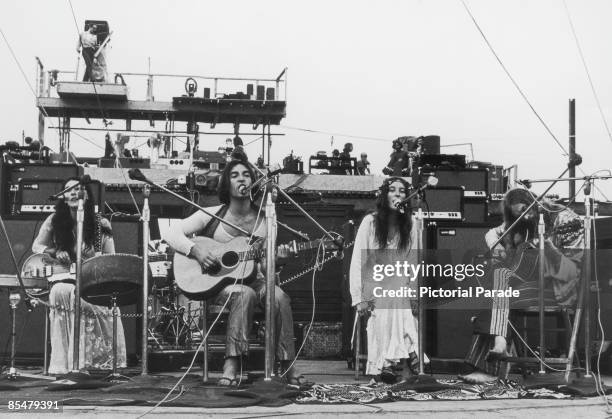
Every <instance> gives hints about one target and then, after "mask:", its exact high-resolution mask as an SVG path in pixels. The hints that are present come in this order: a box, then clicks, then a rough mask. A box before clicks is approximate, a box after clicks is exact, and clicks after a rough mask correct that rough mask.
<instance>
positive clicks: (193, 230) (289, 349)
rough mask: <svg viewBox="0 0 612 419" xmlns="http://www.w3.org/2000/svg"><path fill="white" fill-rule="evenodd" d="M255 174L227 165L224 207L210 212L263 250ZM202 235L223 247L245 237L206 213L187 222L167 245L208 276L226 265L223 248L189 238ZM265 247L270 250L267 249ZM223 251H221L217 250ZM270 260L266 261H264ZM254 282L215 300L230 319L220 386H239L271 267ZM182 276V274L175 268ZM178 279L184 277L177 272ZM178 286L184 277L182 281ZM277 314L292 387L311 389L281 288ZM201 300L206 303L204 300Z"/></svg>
mask: <svg viewBox="0 0 612 419" xmlns="http://www.w3.org/2000/svg"><path fill="white" fill-rule="evenodd" d="M254 179H255V173H254V172H253V170H252V169H251V167H250V165H249V164H248V162H244V161H242V160H232V161H231V162H229V163H228V164H227V166H226V167H225V170H224V171H223V173H222V174H221V177H220V180H219V188H218V190H219V200H220V201H221V203H222V205H220V206H217V207H211V208H208V210H209V212H210V213H212V214H216V215H217V216H218V217H220V218H222V219H224V220H226V221H228V222H230V223H232V224H233V225H235V226H238V227H240V228H242V229H243V230H246V231H248V232H251V233H252V235H253V238H258V239H259V243H258V245H259V246H261V245H263V243H264V242H265V238H266V234H267V232H266V222H265V219H264V217H263V215H262V214H258V207H257V206H256V205H255V204H254V203H253V202H252V201H251V197H250V193H249V189H250V188H249V187H250V186H251V184H252V183H253V182H254ZM193 234H199V235H201V236H205V237H209V238H211V239H213V240H214V241H215V242H218V243H219V247H221V245H222V244H223V243H228V242H230V241H232V240H235V239H236V238H237V237H241V236H242V237H244V235H243V234H242V233H241V232H240V231H238V230H236V229H235V228H232V227H229V226H227V225H226V224H224V223H221V222H219V221H218V220H215V219H214V218H212V217H211V216H209V215H207V214H205V213H204V212H202V211H198V212H196V213H195V214H193V215H191V216H189V217H188V218H186V219H184V220H182V221H181V222H180V225H179V227H178V228H176V229H174V230H173V231H171V232H169V233H168V236H167V237H166V241H167V242H168V243H169V244H170V246H172V247H173V248H174V249H175V250H176V251H177V252H179V253H180V254H183V255H187V256H189V257H190V258H193V259H195V260H197V261H198V262H199V263H200V265H201V266H202V268H203V270H204V272H218V271H219V267H220V266H221V261H220V260H219V256H218V249H215V248H213V246H211V242H210V241H206V242H197V243H194V241H192V240H190V239H189V238H188V236H191V235H193ZM264 248H265V247H264ZM216 250H217V251H216ZM288 253H289V249H288V246H285V247H281V248H279V254H278V255H277V256H279V257H281V256H288ZM262 261H265V258H263V259H262ZM255 266H256V268H255V273H254V275H253V276H254V277H255V278H254V279H253V280H252V281H250V282H249V283H248V285H247V284H246V280H245V283H243V281H242V280H241V279H238V280H236V281H231V283H230V285H227V286H225V287H223V288H222V289H220V291H219V292H218V293H217V294H216V296H215V297H214V303H215V304H219V305H223V304H225V302H226V301H227V300H228V299H229V301H228V302H227V306H226V307H227V308H228V309H229V319H228V322H227V333H226V345H225V363H224V365H223V375H222V377H221V379H219V382H218V384H219V385H222V386H237V384H238V383H239V379H240V377H238V374H239V372H240V357H241V356H244V355H246V354H247V353H248V349H249V345H248V335H249V331H250V329H251V326H252V324H253V312H254V310H255V306H256V305H261V306H263V305H264V304H265V295H266V284H265V277H264V274H263V273H262V270H265V266H262V264H256V265H255ZM175 272H176V269H175ZM176 275H177V276H178V275H180V274H179V273H176ZM177 283H178V278H177ZM274 297H275V303H276V307H275V310H276V311H275V313H276V324H275V330H276V345H277V348H276V359H278V360H280V362H281V368H282V369H283V372H285V375H284V376H285V378H286V379H287V382H288V383H289V384H292V385H302V384H305V380H304V377H303V376H301V375H299V374H298V373H297V372H296V370H295V369H294V368H292V367H291V363H292V361H293V358H294V357H295V346H294V338H293V315H292V313H291V306H290V299H289V296H287V294H285V293H284V292H283V290H281V289H280V288H279V287H278V286H277V287H276V289H275V291H274ZM199 299H202V298H201V297H200V298H199Z"/></svg>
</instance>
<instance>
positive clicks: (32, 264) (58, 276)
mask: <svg viewBox="0 0 612 419" xmlns="http://www.w3.org/2000/svg"><path fill="white" fill-rule="evenodd" d="M21 276H22V277H23V278H29V279H46V280H47V281H49V282H55V281H62V280H66V279H74V267H73V266H68V265H62V264H61V263H60V262H58V261H57V259H54V258H52V257H51V256H49V255H48V254H46V253H35V254H33V255H31V256H30V257H28V258H27V259H26V261H25V262H24V263H23V266H22V268H21Z"/></svg>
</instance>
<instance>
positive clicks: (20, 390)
mask: <svg viewBox="0 0 612 419" xmlns="http://www.w3.org/2000/svg"><path fill="white" fill-rule="evenodd" d="M177 381H178V377H172V376H161V375H160V376H153V375H149V376H146V377H143V376H135V377H132V378H131V379H130V380H129V381H126V382H121V383H117V382H107V381H105V380H102V379H95V378H92V377H82V376H81V377H67V378H65V379H63V380H57V381H47V380H26V379H19V380H17V381H9V380H1V381H0V406H7V403H8V402H9V401H11V400H12V401H15V400H52V401H58V402H59V401H61V403H62V404H63V405H64V406H155V405H156V404H157V403H158V402H159V401H160V400H162V399H164V397H166V396H167V397H166V401H165V402H164V403H163V406H177V407H178V406H180V407H208V408H220V407H243V406H254V405H258V406H273V407H274V406H283V405H286V404H289V403H292V402H293V399H294V398H295V397H296V396H297V395H298V394H299V392H297V391H295V390H288V389H287V388H286V386H285V385H283V384H281V383H277V382H271V383H263V382H260V381H255V382H252V383H245V384H243V385H241V386H240V388H239V389H235V388H233V389H231V388H227V387H221V386H217V385H216V384H215V383H214V381H213V383H211V384H208V383H206V384H204V383H202V377H201V376H197V375H187V376H186V377H185V379H184V380H183V381H182V382H181V384H180V385H179V386H177V387H176V389H174V390H173V391H172V392H171V390H172V388H173V387H174V385H175V384H176V382H177Z"/></svg>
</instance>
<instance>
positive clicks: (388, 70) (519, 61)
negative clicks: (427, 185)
mask: <svg viewBox="0 0 612 419" xmlns="http://www.w3.org/2000/svg"><path fill="white" fill-rule="evenodd" d="M466 2H467V4H468V5H469V6H470V8H471V10H472V12H473V14H474V15H475V17H476V19H477V21H478V23H479V24H480V25H481V27H482V29H483V31H484V33H485V34H486V35H487V37H488V39H489V41H490V42H491V44H492V45H493V47H494V48H495V49H496V51H497V53H498V54H499V56H500V57H501V59H502V61H503V63H504V64H505V65H506V67H507V68H508V69H509V71H510V73H511V74H512V75H513V77H514V78H515V80H516V81H517V82H518V84H519V86H520V87H521V88H522V89H523V91H524V92H525V94H526V95H527V97H528V98H529V99H530V101H531V102H532V104H533V106H534V107H535V109H536V110H537V111H538V112H539V113H540V115H541V117H542V118H543V119H544V121H545V122H546V123H547V124H548V125H549V127H550V128H551V130H552V131H553V133H554V134H555V135H556V136H557V138H558V139H559V140H560V141H561V143H562V144H563V146H564V147H566V148H567V147H568V146H567V144H568V138H567V137H568V100H569V99H570V98H575V99H576V103H577V109H576V112H577V150H578V152H579V153H580V154H582V156H583V158H584V163H583V165H582V168H583V170H584V171H585V172H587V173H591V172H593V171H595V170H599V169H604V168H606V169H607V168H612V158H611V155H612V140H611V139H610V138H609V137H608V134H607V132H606V130H605V127H604V124H603V121H602V119H601V116H600V114H599V110H598V108H597V106H596V102H595V98H594V96H593V94H592V92H591V89H590V86H589V84H588V79H587V76H586V73H585V71H584V68H583V66H582V63H581V61H580V56H579V53H578V50H577V48H576V44H575V41H574V38H573V36H572V33H571V28H570V25H569V22H568V19H567V15H566V12H565V8H564V5H563V1H562V0H538V1H528V0H507V1H501V0H500V1H492V0H466ZM72 4H73V6H74V10H75V13H76V16H77V21H78V24H79V30H82V27H83V22H84V20H85V19H105V20H108V21H109V23H110V27H111V30H113V31H114V35H113V39H112V42H111V49H110V52H109V57H108V62H109V73H110V74H111V75H112V74H113V73H115V72H147V70H148V67H147V59H148V57H151V65H152V72H153V73H176V74H197V75H211V76H227V77H253V78H257V77H261V78H274V77H276V76H277V75H278V74H279V73H280V72H281V71H282V69H283V68H284V67H288V68H289V72H288V76H289V77H288V91H287V94H288V97H287V101H288V104H287V117H286V118H285V119H284V120H283V122H282V124H283V125H286V126H291V127H301V128H307V129H315V130H320V131H326V132H334V133H342V134H351V135H356V136H364V137H376V138H381V139H386V142H385V141H371V140H365V139H363V140H360V139H354V138H344V137H341V136H338V135H336V136H334V145H333V147H332V146H331V145H330V137H331V136H330V135H328V134H316V133H306V132H299V131H295V130H291V129H287V128H283V127H273V132H282V133H286V136H284V137H275V138H274V140H273V141H274V143H273V148H272V161H280V160H282V158H283V157H284V156H285V155H287V154H288V153H289V152H290V151H291V150H294V152H295V154H296V155H301V156H302V157H303V159H304V161H305V168H306V169H307V164H308V157H309V156H310V155H312V154H315V153H316V151H317V150H326V151H327V152H328V153H329V152H330V151H331V149H332V148H338V149H342V146H343V144H344V143H345V142H347V141H350V142H352V143H353V144H354V146H355V150H354V154H355V155H356V156H358V155H359V153H360V152H362V151H366V152H367V153H368V155H369V160H370V161H371V162H372V168H373V171H374V172H376V173H380V170H381V169H382V167H383V166H384V165H385V164H386V163H387V162H388V158H389V154H390V152H391V141H392V140H393V139H394V138H396V137H398V136H404V135H429V134H436V135H440V136H441V141H442V145H444V144H453V143H464V142H472V143H473V145H474V152H475V158H476V160H481V161H490V162H493V163H496V164H503V165H505V166H509V165H511V164H514V163H518V164H519V177H520V178H542V177H544V178H551V177H556V176H558V174H560V173H561V172H562V170H563V168H564V167H565V164H566V158H565V157H564V156H563V155H562V151H561V150H560V148H559V147H558V146H557V144H556V143H555V142H554V140H553V139H552V138H551V137H550V135H549V134H548V133H547V132H546V130H545V129H544V127H543V126H542V125H541V124H540V122H539V121H538V120H537V119H536V117H535V116H534V115H533V114H532V112H531V110H530V109H529V107H528V106H527V104H526V103H525V102H524V101H523V99H522V98H521V97H520V95H519V93H518V92H517V91H516V89H515V88H514V86H513V85H512V84H511V82H510V80H509V79H508V77H507V76H506V75H505V74H504V72H503V70H502V69H501V67H500V66H499V64H498V63H497V61H496V60H495V58H494V56H493V55H492V53H491V52H490V51H489V49H488V47H487V46H486V44H485V43H484V41H483V39H482V37H481V36H480V34H479V33H478V31H477V29H476V27H475V26H474V24H473V22H472V21H471V19H470V17H469V16H468V14H467V12H466V11H465V9H464V8H463V5H462V4H461V2H460V1H459V0H430V1H425V0H420V1H419V0H403V1H399V0H398V1H391V0H381V1H376V2H373V1H369V2H368V1H355V0H350V1H349V0H342V1H340V0H338V1H330V0H327V1H319V0H311V1H307V2H306V1H304V2H297V1H287V0H285V1H281V0H279V1H273V0H270V1H266V0H258V1H247V0H245V1H223V2H221V1H180V0H175V1H162V0H157V1H152V0H147V1H135V0H130V1H115V0H105V1H104V2H99V1H96V2H93V1H84V0H72ZM567 4H568V7H569V10H570V13H571V16H572V19H573V23H574V25H575V28H576V32H577V35H578V38H579V41H580V43H581V46H582V49H583V53H584V55H585V58H586V61H587V64H588V66H589V70H590V72H591V77H592V79H593V81H594V84H595V88H596V91H597V93H598V95H599V99H600V101H601V104H602V107H603V111H604V115H605V116H606V118H607V119H608V122H609V124H610V125H612V54H611V44H610V41H611V40H612V25H610V23H609V22H610V20H611V18H612V2H610V1H605V0H592V1H584V0H582V1H578V0H567ZM0 27H1V28H2V30H3V31H4V34H5V35H6V37H7V38H8V40H9V42H10V44H11V46H12V48H13V50H14V51H15V53H16V55H17V57H18V59H19V61H20V62H21V64H22V65H23V67H24V69H25V71H26V73H27V75H28V77H29V80H30V82H31V83H32V84H34V74H35V60H34V57H35V56H39V57H40V58H41V60H42V61H43V63H44V64H45V67H46V69H52V68H58V69H61V70H74V68H75V67H76V61H77V60H76V58H77V54H76V51H75V46H76V41H77V29H76V28H75V24H74V21H73V18H72V14H71V11H70V7H69V3H68V0H45V1H40V0H39V1H33V0H20V1H11V2H9V1H5V2H3V3H2V5H1V6H0ZM0 44H1V45H0V59H1V61H0V62H1V63H2V65H1V66H0V92H2V95H1V97H2V99H1V100H0V115H2V116H1V118H2V119H1V121H2V125H1V127H2V128H1V129H0V141H2V142H4V141H6V140H18V141H20V140H21V132H22V130H25V133H26V135H31V136H33V137H35V136H36V132H37V115H38V111H37V109H36V108H35V106H34V105H35V99H34V96H33V94H32V93H31V92H30V90H29V88H28V86H27V84H26V83H25V81H24V79H23V77H22V75H21V74H20V72H19V70H18V68H17V66H16V64H15V62H14V61H13V59H12V57H11V56H10V53H9V50H8V48H7V47H6V44H5V43H4V42H3V41H1V42H0ZM83 68H84V65H83V62H82V60H81V67H80V70H81V71H82V70H83ZM80 77H81V75H80ZM111 77H112V76H111ZM126 81H127V82H128V85H129V86H130V93H131V98H133V99H144V96H145V86H146V84H145V80H144V78H140V79H134V78H128V79H127V80H126ZM183 83H184V80H183V79H176V80H174V81H170V80H168V79H166V80H160V79H156V80H155V96H156V99H157V100H168V101H169V100H171V97H172V96H173V95H177V96H178V95H181V94H184V90H183ZM243 84H246V82H245V83H243ZM203 87H204V85H203V83H200V87H199V91H198V95H201V94H202V88H203ZM222 90H223V85H221V89H220V91H222ZM237 90H243V91H245V90H246V86H243V87H242V88H234V86H232V88H231V89H230V88H228V90H227V91H226V92H224V93H233V92H235V91H237ZM56 124H57V121H56V120H48V125H56ZM77 125H78V123H77V122H75V121H73V126H77ZM93 126H101V124H100V123H99V122H93ZM137 126H138V125H136V123H134V125H133V127H137ZM114 127H123V124H122V123H119V122H116V123H115V125H114ZM142 127H143V128H147V129H148V126H147V124H144V125H142ZM158 128H159V129H162V128H163V125H162V124H158ZM231 128H232V127H231V126H230V125H218V126H217V128H216V131H219V132H228V131H231ZM176 129H178V130H184V129H185V124H183V123H177V124H176ZM241 130H242V131H243V132H245V133H251V132H253V131H252V129H251V127H250V125H244V126H243V127H242V128H241ZM200 131H210V128H209V126H208V125H205V124H200ZM81 133H82V134H83V135H85V136H86V137H88V138H91V139H93V140H95V141H96V143H98V144H100V146H101V147H102V148H100V149H98V148H96V147H93V146H92V145H91V144H88V143H87V142H85V141H84V140H82V139H80V138H79V137H78V136H76V135H74V134H73V135H72V150H73V151H74V152H75V153H76V154H77V155H83V156H101V155H103V146H104V140H103V137H104V133H103V132H81ZM225 138H226V136H202V137H201V142H200V149H202V150H216V149H217V148H218V147H219V146H221V145H223V144H224V140H225ZM252 138H254V137H249V136H243V140H244V141H245V143H247V142H248V141H250V139H252ZM141 140H143V139H138V141H135V142H136V143H140V142H141ZM46 143H47V145H49V146H50V147H51V148H54V149H57V148H58V143H57V135H56V133H55V132H53V130H47V141H46ZM131 144H134V142H132V143H131ZM260 150H261V145H260V143H259V142H258V143H257V144H253V145H250V146H248V147H247V152H248V154H249V157H250V158H251V159H252V160H255V158H256V157H257V155H258V154H259V153H260ZM142 152H144V150H143V151H142ZM443 152H447V153H460V154H467V155H468V157H470V156H469V153H470V151H469V147H457V148H447V149H443ZM577 173H578V174H580V173H581V172H580V171H579V170H577ZM611 182H612V180H610V181H607V182H603V181H602V182H600V183H599V185H600V187H601V189H602V190H603V191H604V192H605V193H606V195H607V196H608V197H609V198H611V199H612V183H611ZM535 190H541V188H540V187H538V188H535ZM556 191H557V192H558V193H560V194H562V195H563V196H565V195H566V194H567V186H566V184H564V185H563V186H561V187H560V188H557V189H556ZM598 198H601V197H600V196H599V197H598Z"/></svg>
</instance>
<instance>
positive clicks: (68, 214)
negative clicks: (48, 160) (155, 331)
mask: <svg viewBox="0 0 612 419" xmlns="http://www.w3.org/2000/svg"><path fill="white" fill-rule="evenodd" d="M78 183H79V181H78V180H77V179H69V180H68V181H67V182H66V183H65V184H64V188H69V187H71V186H74V188H72V189H71V190H69V191H68V192H66V193H65V194H64V195H63V198H62V199H61V200H60V201H58V203H57V204H56V205H55V213H54V214H51V215H50V216H49V217H47V219H46V220H45V221H44V222H43V224H42V226H41V228H40V231H39V233H38V236H37V237H36V239H35V240H34V244H33V245H32V251H33V252H34V253H47V254H48V255H50V256H51V257H53V258H55V259H56V260H57V261H58V262H59V263H60V264H62V265H66V266H69V265H70V264H71V263H74V262H75V261H76V251H77V247H76V246H77V243H76V232H77V223H76V216H77V207H78V194H79V192H80V191H83V194H84V196H83V198H84V210H85V211H84V213H85V214H84V221H83V247H82V256H83V260H85V259H88V258H91V257H93V256H95V255H96V254H100V253H115V244H114V242H113V237H112V231H111V225H110V222H109V221H108V220H107V219H105V218H101V217H100V216H98V215H96V214H95V209H94V203H93V201H92V200H91V197H92V196H93V194H92V191H91V187H90V186H89V185H85V186H82V185H77V184H78ZM75 185H76V186H75ZM50 281H53V282H51V283H50V292H49V305H50V310H49V324H50V335H51V361H50V364H49V373H50V374H66V373H68V372H69V371H70V370H72V366H73V363H72V357H73V333H74V326H73V325H74V275H73V274H70V273H66V274H58V275H54V276H53V277H51V278H50ZM117 323H118V325H117V366H118V367H120V368H121V367H125V366H126V349H125V336H124V333H123V325H122V323H121V317H119V318H118V319H117ZM112 325H113V318H112V312H111V310H110V309H109V308H106V307H100V306H95V305H92V304H89V303H87V302H85V301H84V300H81V335H80V336H81V337H80V340H79V345H80V346H79V347H80V350H79V368H96V369H110V368H111V366H112V360H113V351H112V342H113V341H112V338H113V326H112Z"/></svg>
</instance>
